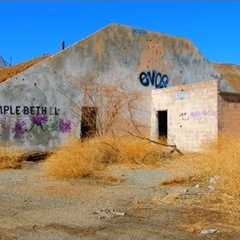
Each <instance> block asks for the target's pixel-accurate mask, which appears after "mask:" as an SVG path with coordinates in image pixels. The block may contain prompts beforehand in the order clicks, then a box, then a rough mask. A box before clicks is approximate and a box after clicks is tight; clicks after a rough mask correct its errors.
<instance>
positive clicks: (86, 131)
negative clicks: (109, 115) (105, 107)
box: [81, 107, 97, 138]
mask: <svg viewBox="0 0 240 240" xmlns="http://www.w3.org/2000/svg"><path fill="white" fill-rule="evenodd" d="M81 110H82V118H81V138H88V137H94V136H96V133H97V108H96V107H82V109H81Z"/></svg>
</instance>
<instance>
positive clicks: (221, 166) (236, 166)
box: [183, 136, 240, 195]
mask: <svg viewBox="0 0 240 240" xmlns="http://www.w3.org/2000/svg"><path fill="white" fill-rule="evenodd" d="M186 165H188V167H187V169H189V168H190V169H189V171H190V172H192V173H194V175H195V176H198V177H202V178H209V177H211V176H219V179H218V180H217V181H216V184H217V187H218V189H219V190H221V191H224V192H225V193H228V194H231V195H239V194H240V138H237V137H232V136H224V137H223V136H221V137H219V139H218V142H217V143H212V144H210V145H209V147H208V149H207V150H206V151H205V152H203V153H199V154H189V155H186V156H184V157H183V166H186Z"/></svg>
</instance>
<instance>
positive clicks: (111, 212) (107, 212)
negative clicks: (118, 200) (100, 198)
mask: <svg viewBox="0 0 240 240" xmlns="http://www.w3.org/2000/svg"><path fill="white" fill-rule="evenodd" d="M93 214H97V215H98V216H99V218H100V219H104V218H113V217H115V216H125V214H126V213H125V212H119V211H116V210H115V209H109V208H106V209H101V210H98V211H95V212H93Z"/></svg>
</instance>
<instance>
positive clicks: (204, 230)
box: [200, 228, 218, 235]
mask: <svg viewBox="0 0 240 240" xmlns="http://www.w3.org/2000/svg"><path fill="white" fill-rule="evenodd" d="M217 232H218V230H217V229H215V228H210V229H203V230H202V231H201V232H200V234H202V235H206V234H213V233H217Z"/></svg>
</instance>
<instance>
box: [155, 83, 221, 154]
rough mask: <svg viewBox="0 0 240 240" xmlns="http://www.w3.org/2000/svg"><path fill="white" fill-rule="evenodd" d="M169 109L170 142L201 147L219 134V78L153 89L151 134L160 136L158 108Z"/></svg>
mask: <svg viewBox="0 0 240 240" xmlns="http://www.w3.org/2000/svg"><path fill="white" fill-rule="evenodd" d="M161 110H168V143H169V144H176V145H177V147H178V148H180V149H182V150H185V151H198V150H200V149H201V146H202V144H203V143H204V142H205V141H206V140H211V139H215V138H216V137H217V134H218V82H217V81H205V82H200V83H195V84H188V85H180V86H177V87H172V88H168V89H159V90H153V92H152V128H151V136H152V138H154V139H157V138H158V119H157V115H156V113H157V111H161Z"/></svg>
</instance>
